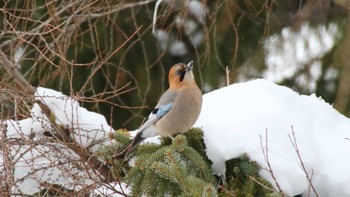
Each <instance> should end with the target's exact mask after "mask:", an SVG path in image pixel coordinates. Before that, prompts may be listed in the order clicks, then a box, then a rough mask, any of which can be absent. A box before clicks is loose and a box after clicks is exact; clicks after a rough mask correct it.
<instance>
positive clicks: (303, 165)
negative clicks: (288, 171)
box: [288, 126, 318, 196]
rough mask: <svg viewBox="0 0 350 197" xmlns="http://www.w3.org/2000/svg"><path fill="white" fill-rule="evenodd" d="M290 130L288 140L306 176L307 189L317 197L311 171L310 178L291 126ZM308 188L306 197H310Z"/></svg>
mask: <svg viewBox="0 0 350 197" xmlns="http://www.w3.org/2000/svg"><path fill="white" fill-rule="evenodd" d="M291 128H292V136H291V135H290V134H288V137H289V140H290V142H291V143H292V145H293V148H294V150H295V152H296V153H297V155H298V159H299V162H300V164H301V167H302V168H303V171H304V173H305V175H306V178H307V180H308V182H309V187H310V188H311V189H312V191H313V192H314V194H315V196H318V193H317V191H316V189H315V187H314V185H313V183H312V176H313V170H311V176H310V175H309V173H308V171H307V170H306V167H305V164H304V162H303V160H302V158H301V154H300V150H299V147H298V143H297V138H296V136H295V133H294V128H293V126H292V127H291ZM310 188H309V194H308V196H310V192H311V190H310Z"/></svg>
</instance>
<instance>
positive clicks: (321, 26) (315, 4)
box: [0, 0, 350, 129]
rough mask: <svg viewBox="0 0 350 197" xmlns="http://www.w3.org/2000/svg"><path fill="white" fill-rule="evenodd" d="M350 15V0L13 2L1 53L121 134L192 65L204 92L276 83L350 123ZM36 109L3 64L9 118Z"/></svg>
mask: <svg viewBox="0 0 350 197" xmlns="http://www.w3.org/2000/svg"><path fill="white" fill-rule="evenodd" d="M158 6H159V7H158ZM156 8H157V12H155V10H156ZM349 8H350V3H349V1H347V0H283V1H280V0H264V1H254V0H218V1H216V0H192V1H190V0H163V1H160V0H159V1H158V2H157V1H155V0H141V1H135V0H128V1H126V0H111V1H95V0H80V1H75V0H68V1H58V0H30V1H23V0H4V1H1V2H0V49H1V51H2V52H1V53H0V55H1V56H2V58H3V57H4V56H6V57H7V58H8V59H10V60H11V61H12V62H13V63H14V64H15V65H16V67H17V69H18V70H19V71H20V73H22V75H23V76H24V77H25V79H27V80H28V81H29V82H30V83H31V84H32V85H34V86H36V87H38V86H42V87H47V88H52V89H55V90H58V91H61V92H63V93H64V94H66V95H71V96H73V97H75V98H76V99H78V100H79V101H80V103H81V105H82V106H84V107H86V108H88V109H89V110H92V111H95V112H98V113H101V114H103V115H104V116H105V117H106V118H107V119H108V121H109V122H110V123H111V125H112V126H113V128H127V129H136V128H137V127H138V125H139V124H140V123H141V121H142V120H143V119H144V117H146V116H147V115H148V113H149V112H150V110H151V109H152V107H153V106H154V105H155V104H156V102H157V100H158V98H159V96H160V95H161V94H162V92H163V91H164V90H166V89H167V88H168V84H167V72H168V70H169V69H170V67H171V66H172V65H174V64H175V63H178V62H183V63H187V62H189V61H191V60H194V62H195V68H194V72H195V76H196V80H197V84H198V85H199V86H200V87H201V88H202V91H203V93H206V92H209V91H212V90H215V89H218V88H220V87H223V86H226V85H227V84H228V83H230V84H232V83H237V82H243V81H247V80H251V79H255V78H267V79H269V80H272V81H274V82H276V83H278V84H282V85H285V86H288V87H290V88H292V89H294V90H296V91H298V92H299V93H302V94H311V93H316V95H317V96H321V97H322V98H323V99H325V100H326V101H327V102H328V103H331V104H333V103H334V106H335V108H337V110H339V111H340V112H341V113H343V114H345V115H347V116H349V115H350V105H349V103H350V58H349V57H350V12H349ZM153 19H156V20H153ZM153 23H154V26H153ZM2 58H1V59H2ZM0 63H1V64H4V62H3V61H2V62H1V60H0ZM30 102H32V101H30V100H29V99H28V97H27V96H26V92H25V91H23V90H22V89H21V88H20V87H19V86H18V85H17V84H16V83H15V81H14V80H13V78H12V77H11V76H10V75H9V74H8V73H7V72H6V70H5V69H4V68H3V67H2V66H1V67H0V103H1V119H9V118H13V119H22V118H24V117H27V115H28V109H29V108H28V107H27V106H28V104H30Z"/></svg>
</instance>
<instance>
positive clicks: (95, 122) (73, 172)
mask: <svg viewBox="0 0 350 197" xmlns="http://www.w3.org/2000/svg"><path fill="white" fill-rule="evenodd" d="M35 99H36V100H38V101H40V102H42V103H43V104H45V105H46V106H47V107H48V108H49V109H50V111H51V114H52V115H51V116H52V117H49V118H50V120H52V119H53V120H55V123H56V124H57V125H59V126H62V127H63V128H64V129H65V130H66V131H67V132H69V135H70V136H71V137H72V138H73V139H75V140H76V142H77V143H78V144H80V145H81V146H82V147H84V148H88V149H89V150H90V151H91V152H92V153H95V152H96V151H97V150H98V149H99V148H100V147H101V145H107V144H109V143H111V140H110V139H109V138H108V134H109V132H111V131H112V128H111V127H110V126H109V125H108V124H107V121H106V119H105V118H104V116H102V115H100V114H97V113H94V112H90V111H88V110H86V109H85V108H83V107H80V105H79V103H78V101H76V100H74V99H72V98H70V97H68V96H65V95H63V94H62V93H60V92H57V91H54V90H51V89H47V88H41V87H39V88H37V91H36V93H35ZM30 114H31V117H29V118H27V119H23V120H18V121H17V120H6V121H5V120H2V122H1V123H2V124H4V125H6V126H5V127H3V128H5V129H6V135H7V138H8V141H9V144H8V145H9V146H10V150H11V153H10V156H11V157H12V158H13V161H14V164H13V165H14V172H13V173H14V179H15V180H14V182H15V183H16V185H15V187H14V188H13V192H20V191H21V192H23V193H25V194H33V193H35V192H38V191H40V190H41V189H44V188H45V186H43V185H42V183H47V184H59V185H62V186H64V187H66V188H68V189H81V187H82V186H83V185H89V184H91V183H93V179H94V178H96V179H98V178H97V177H96V176H94V175H95V174H94V173H92V172H91V171H90V170H89V169H79V168H77V167H76V165H74V162H72V161H74V160H75V161H78V162H79V161H80V157H79V156H78V155H77V154H76V153H74V152H73V151H72V150H70V149H69V148H67V147H66V146H65V145H63V144H59V143H57V141H55V139H54V138H53V137H51V138H50V137H47V136H45V133H46V135H47V133H52V134H54V133H55V130H54V128H52V126H51V123H50V121H49V118H48V117H46V116H45V115H44V113H43V112H42V111H41V108H40V107H39V105H38V104H37V103H34V105H33V108H32V109H31V112H30ZM56 135H58V134H57V133H56ZM3 157H4V155H3V152H2V151H1V152H0V158H1V159H0V161H4V158H3ZM68 160H69V161H68ZM0 171H1V172H3V171H4V166H3V165H0Z"/></svg>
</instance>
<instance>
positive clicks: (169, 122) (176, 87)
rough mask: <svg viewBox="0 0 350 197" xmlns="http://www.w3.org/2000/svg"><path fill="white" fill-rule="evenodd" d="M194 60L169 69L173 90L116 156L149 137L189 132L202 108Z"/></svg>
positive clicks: (165, 95) (165, 93) (118, 156)
mask: <svg viewBox="0 0 350 197" xmlns="http://www.w3.org/2000/svg"><path fill="white" fill-rule="evenodd" d="M192 68H193V61H191V62H190V63H188V64H187V65H186V64H183V63H179V64H176V65H174V66H173V67H172V68H171V69H170V71H169V76H168V80H169V86H170V87H169V89H168V90H167V91H165V92H164V94H163V95H162V96H161V97H160V99H159V101H158V103H157V105H156V107H155V108H154V110H153V111H152V112H151V114H150V115H149V117H148V120H147V121H146V122H145V123H144V124H143V125H142V126H141V127H140V128H139V132H138V133H137V135H136V136H135V138H134V139H132V140H130V141H129V142H128V143H127V144H126V145H125V146H123V147H122V148H121V149H120V150H119V151H118V153H117V154H116V155H115V158H117V159H121V158H124V157H125V156H126V155H127V154H128V153H130V152H132V151H133V150H134V149H135V148H136V147H137V146H138V145H139V144H140V143H141V142H142V141H143V140H145V139H146V138H147V137H154V136H157V135H161V136H168V137H171V138H172V137H173V136H174V135H176V134H179V133H185V132H186V131H188V130H189V129H190V128H191V127H192V125H193V124H194V123H195V122H196V120H197V118H198V116H199V113H200V111H201V108H202V93H201V91H200V89H199V88H198V86H197V85H196V82H195V80H194V76H193V73H192Z"/></svg>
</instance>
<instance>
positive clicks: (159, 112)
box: [152, 103, 173, 118]
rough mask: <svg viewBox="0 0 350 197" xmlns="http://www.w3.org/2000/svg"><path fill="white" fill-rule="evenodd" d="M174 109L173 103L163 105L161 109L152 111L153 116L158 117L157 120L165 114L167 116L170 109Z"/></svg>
mask: <svg viewBox="0 0 350 197" xmlns="http://www.w3.org/2000/svg"><path fill="white" fill-rule="evenodd" d="M172 107H173V103H168V104H166V105H163V106H161V107H159V108H156V109H154V110H153V111H152V113H153V114H155V115H156V116H157V118H161V117H163V116H164V115H165V114H167V113H168V112H169V111H170V109H171V108H172Z"/></svg>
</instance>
